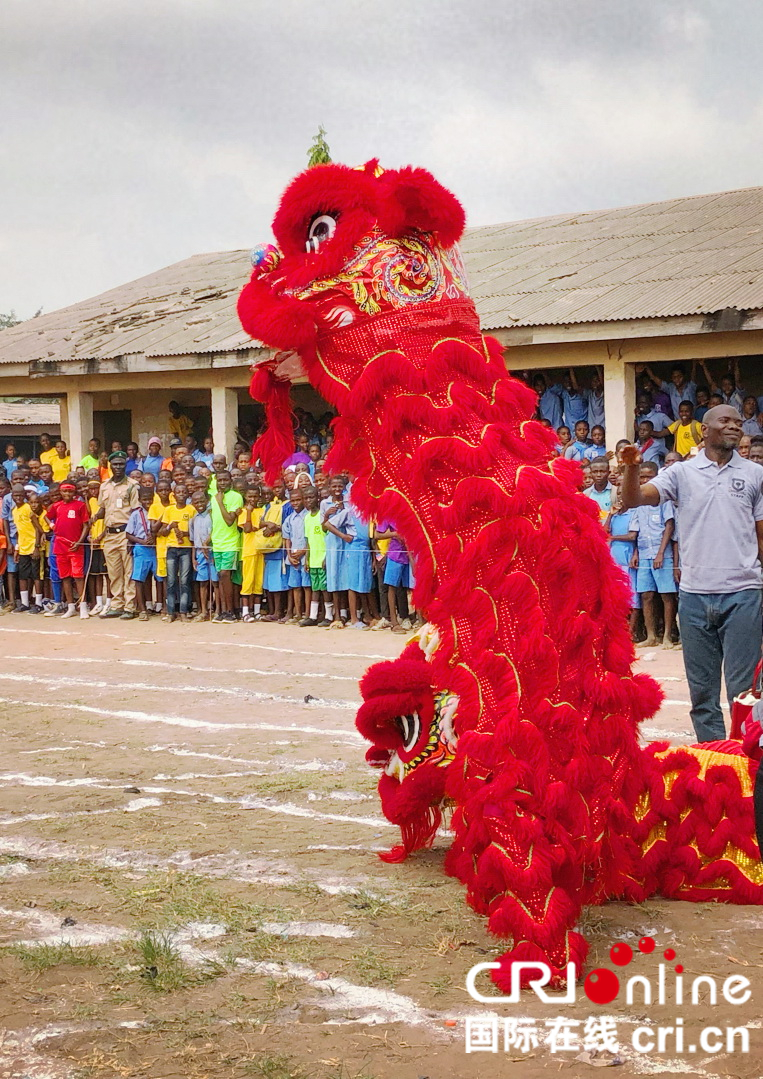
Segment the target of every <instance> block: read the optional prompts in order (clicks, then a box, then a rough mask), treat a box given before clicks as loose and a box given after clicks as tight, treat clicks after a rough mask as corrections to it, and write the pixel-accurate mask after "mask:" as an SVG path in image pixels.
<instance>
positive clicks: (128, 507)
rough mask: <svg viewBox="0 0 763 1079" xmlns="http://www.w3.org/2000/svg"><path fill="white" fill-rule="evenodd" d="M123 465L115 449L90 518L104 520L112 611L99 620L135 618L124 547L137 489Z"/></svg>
mask: <svg viewBox="0 0 763 1079" xmlns="http://www.w3.org/2000/svg"><path fill="white" fill-rule="evenodd" d="M126 463H127V454H126V453H125V452H124V450H116V451H115V452H114V453H112V454H110V455H109V466H110V468H111V472H112V477H111V479H110V480H106V482H105V483H102V484H101V490H100V492H99V495H98V507H99V508H98V512H97V513H96V514H94V516H93V517H92V518H91V524H94V523H95V521H97V520H101V519H102V520H103V524H104V529H105V531H104V536H103V554H104V557H105V559H106V572H107V573H108V575H109V584H110V585H111V610H108V611H103V612H102V613H101V614H100V615H99V616H98V617H99V618H124V619H128V618H134V617H135V582H134V581H133V580H132V579H131V578H132V558H131V557H130V550H129V547H128V544H127V522H128V520H129V519H130V514H131V513H132V511H133V510H134V509H137V508H138V490H139V488H138V484H137V483H131V482H130V481H129V480H128V478H127V476H126V475H125V465H126ZM59 572H60V570H59Z"/></svg>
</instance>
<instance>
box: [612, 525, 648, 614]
mask: <svg viewBox="0 0 763 1079" xmlns="http://www.w3.org/2000/svg"><path fill="white" fill-rule="evenodd" d="M632 518H633V510H625V511H624V512H623V513H613V514H612V516H611V517H610V518H609V530H610V532H611V533H612V535H613V536H624V535H626V533H628V532H630V531H632V529H631V520H632ZM634 547H635V543H633V541H632V540H612V542H611V543H610V545H609V549H610V551H611V552H612V557H613V558H614V560H615V562H616V564H617V565H618V566H620V568H621V569H622V570H623V572H624V573H626V574H627V576H628V580H629V581H630V585H631V607H632V608H633V609H636V610H638V609H640V607H641V596H640V595H639V594H638V590H637V588H636V581H637V577H638V570H637V569H632V568H631V564H630V563H631V558H633V549H634Z"/></svg>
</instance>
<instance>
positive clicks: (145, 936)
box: [133, 929, 235, 993]
mask: <svg viewBox="0 0 763 1079" xmlns="http://www.w3.org/2000/svg"><path fill="white" fill-rule="evenodd" d="M133 949H137V952H138V955H139V956H140V960H141V971H140V976H141V978H142V979H144V981H145V982H146V983H147V984H148V985H149V986H150V987H151V988H152V989H154V990H155V991H156V992H159V993H172V992H175V991H176V990H178V989H188V988H191V987H193V986H198V985H202V984H203V983H204V982H208V981H211V980H212V979H213V978H222V977H224V976H225V975H227V974H230V972H231V971H232V970H233V969H234V965H235V964H234V962H233V960H232V959H228V958H226V957H225V956H221V957H216V958H213V959H207V960H205V961H204V962H203V963H202V964H200V965H198V966H197V965H192V964H191V963H188V962H186V960H185V959H184V958H183V956H182V954H181V952H180V949H179V948H178V946H177V944H176V943H175V941H174V939H173V937H172V935H171V934H169V933H166V932H162V931H160V930H157V929H144V930H143V932H142V933H141V935H140V937H139V938H138V940H137V941H136V943H135V944H134V945H133Z"/></svg>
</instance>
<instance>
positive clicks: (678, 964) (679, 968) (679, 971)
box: [676, 963, 684, 974]
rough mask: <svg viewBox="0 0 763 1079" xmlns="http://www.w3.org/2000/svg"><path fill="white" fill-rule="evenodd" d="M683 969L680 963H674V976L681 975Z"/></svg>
mask: <svg viewBox="0 0 763 1079" xmlns="http://www.w3.org/2000/svg"><path fill="white" fill-rule="evenodd" d="M683 972H684V968H683V966H682V964H681V963H676V974H683Z"/></svg>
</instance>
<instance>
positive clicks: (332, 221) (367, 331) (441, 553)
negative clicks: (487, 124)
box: [239, 161, 763, 985]
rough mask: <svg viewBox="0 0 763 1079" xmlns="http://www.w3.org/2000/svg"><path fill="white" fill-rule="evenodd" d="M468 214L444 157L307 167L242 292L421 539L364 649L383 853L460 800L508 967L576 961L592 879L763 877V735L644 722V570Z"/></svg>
mask: <svg viewBox="0 0 763 1079" xmlns="http://www.w3.org/2000/svg"><path fill="white" fill-rule="evenodd" d="M463 228H464V212H463V209H462V207H461V206H460V204H459V203H458V201H457V200H456V198H455V197H454V196H453V195H452V194H451V193H450V192H448V191H447V190H445V188H443V187H442V186H441V185H440V184H439V183H438V182H437V181H436V180H435V179H434V177H432V176H431V175H430V174H429V173H427V172H425V171H424V170H422V169H412V168H406V169H400V170H388V171H384V170H381V169H380V168H379V167H378V165H377V163H376V162H375V161H372V162H369V163H368V164H367V165H366V166H365V167H364V168H362V169H351V168H348V167H346V166H341V165H333V164H332V165H321V166H318V167H316V168H313V169H310V170H308V171H307V172H305V173H303V174H301V175H300V176H298V177H297V178H296V179H295V180H293V181H292V183H291V184H290V185H289V186H288V188H287V189H286V191H285V193H284V195H283V198H282V200H281V204H280V206H279V209H278V211H277V213H276V216H275V219H274V222H273V231H274V234H275V236H276V239H277V242H278V245H279V246H278V249H275V248H262V249H260V250H259V251H258V252H256V253H255V258H254V262H255V267H254V272H253V274H252V279H251V281H250V283H249V284H248V285H247V286H246V287H245V288H244V290H243V292H242V294H241V297H240V300H239V315H240V318H241V321H242V324H243V326H244V328H245V329H246V330H247V331H248V332H249V333H250V334H251V335H252V337H254V338H256V339H258V340H260V341H262V342H264V343H265V344H267V345H268V346H270V347H272V348H275V349H279V350H290V351H295V352H297V353H298V354H299V357H300V359H301V363H302V367H303V369H304V371H305V373H306V374H307V377H308V378H309V381H310V382H311V384H312V385H313V386H314V387H315V388H316V389H317V390H318V391H319V392H320V393H321V394H322V395H323V396H324V397H325V398H326V400H327V401H329V402H330V403H331V404H332V405H333V406H334V407H335V408H336V409H337V411H338V413H339V416H338V418H337V420H336V421H335V425H334V431H335V443H334V446H333V449H332V451H331V455H330V459H329V462H328V465H329V467H330V468H333V470H334V471H347V472H348V473H349V474H350V475H351V476H352V478H353V489H352V492H353V493H352V498H353V503H354V504H355V505H356V506H357V507H358V508H359V510H360V512H361V513H362V514H363V515H364V516H366V517H367V518H369V519H371V518H376V519H382V518H384V519H388V520H392V521H394V522H395V523H396V525H397V528H398V530H399V531H400V532H401V533H402V534H403V535H404V537H405V542H406V545H407V547H408V549H409V551H410V552H411V556H412V560H413V563H414V565H415V576H416V588H415V593H414V599H415V606H416V609H417V610H419V611H421V612H423V613H424V615H425V617H426V619H427V625H426V627H425V629H424V630H423V631H422V633H421V634H420V635H419V638H418V640H416V641H414V642H412V643H411V644H409V645H408V646H407V647H406V649H405V650H404V652H403V654H402V655H401V656H400V657H399V659H397V660H394V661H391V662H388V663H380V664H377V665H376V666H374V667H372V668H370V670H369V671H368V672H367V674H366V675H365V677H364V679H363V681H362V684H361V689H362V692H363V698H364V703H363V705H362V707H361V709H360V712H359V714H358V719H357V724H358V728H359V730H360V731H361V732H362V733H363V734H364V735H365V736H366V737H367V738H368V739H369V740H370V741H371V743H372V748H371V749H370V750H369V753H368V755H367V756H368V759H369V761H370V762H371V763H373V764H375V765H377V766H379V767H380V769H381V780H380V784H379V791H380V796H381V800H382V807H383V810H384V813H385V814H386V816H387V817H388V818H389V819H390V820H391V821H393V822H395V823H397V824H399V825H400V828H401V833H402V843H401V845H400V846H399V847H397V848H395V850H394V851H391V852H390V853H389V855H387V860H389V861H394V860H399V859H401V858H403V857H405V856H406V855H407V854H409V853H410V852H412V851H413V850H415V849H417V848H420V847H422V846H425V845H426V844H428V843H430V842H431V841H432V839H433V837H434V835H435V833H436V831H437V828H438V826H439V823H440V819H441V808H442V806H443V805H444V804H449V805H452V806H453V807H454V812H453V823H452V828H453V832H454V837H455V838H454V840H453V843H452V846H451V849H450V850H449V852H448V855H447V861H446V867H447V870H448V872H450V873H451V874H453V875H454V876H456V877H458V878H459V879H460V880H461V881H463V883H464V884H465V885H466V889H467V896H468V900H469V902H470V903H471V904H472V906H473V907H474V908H475V909H476V910H477V911H479V912H481V913H483V914H484V915H486V916H487V918H488V919H489V928H490V930H491V931H492V932H494V933H495V934H496V935H498V936H500V937H504V938H507V940H508V942H509V949H508V951H507V953H506V954H505V956H504V957H503V960H502V968H501V970H500V971H499V972H498V974H497V976H496V980H497V981H498V983H499V984H502V985H505V984H508V981H509V977H508V975H509V967H510V964H511V962H512V961H515V960H524V961H531V960H537V961H540V960H542V961H544V962H546V963H548V964H549V965H550V966H551V967H552V969H553V970H554V972H556V973H558V974H562V973H564V972H565V969H566V966H567V964H568V963H569V962H573V963H574V964H575V966H576V969H577V970H578V971H579V970H580V968H581V966H582V963H583V960H584V959H585V955H586V952H587V944H586V942H585V940H584V938H583V937H582V935H581V934H580V933H578V932H577V931H576V930H575V926H576V923H577V921H578V918H579V915H580V912H581V908H582V906H583V905H584V904H596V903H601V902H603V901H604V900H606V899H613V898H621V899H626V900H636V901H640V900H643V899H645V898H646V897H647V896H649V895H652V894H655V893H660V894H662V895H664V896H668V897H674V898H687V899H716V900H730V901H736V902H753V903H759V902H761V901H763V872H761V866H760V852H759V848H758V842H757V839H756V835H755V820H754V808H753V786H754V780H755V772H756V769H757V760H756V759H753V756H754V755H755V751H754V750H752V749H751V753H752V754H753V756H749V755H747V754H746V753H744V752H743V750H742V747H741V745H740V744H739V743H723V744H719V745H712V746H705V747H702V748H696V747H693V748H679V749H672V748H670V747H669V746H667V745H665V744H659V745H651V746H648V747H646V748H644V747H642V746H641V745H640V744H639V741H638V730H639V724H640V723H641V722H642V721H643V720H644V719H646V718H647V717H649V716H651V715H653V714H654V713H655V712H656V710H657V708H658V707H659V704H660V701H661V691H660V689H659V687H658V686H657V685H656V683H655V682H653V681H652V679H651V678H649V677H648V676H646V675H644V674H634V672H633V670H632V665H633V660H634V652H633V645H632V643H631V639H630V635H629V631H628V625H627V618H626V612H627V610H628V607H629V589H628V586H627V584H626V582H625V580H624V578H623V576H622V574H621V572H620V571H619V570H618V569H617V568H616V567H615V565H614V563H613V561H612V558H611V557H610V553H609V549H608V546H607V543H606V540H605V537H604V534H603V531H602V529H601V526H600V524H599V520H598V507H597V506H596V505H595V503H594V502H593V501H592V500H590V499H588V498H586V497H584V496H583V495H582V494H581V493H580V490H579V470H578V468H577V466H576V465H574V464H573V463H571V462H569V461H565V460H562V459H559V458H557V457H555V455H554V434H553V432H551V431H548V430H547V429H545V428H544V427H543V426H542V425H541V424H539V423H537V422H536V421H534V420H532V419H531V418H530V417H531V416H532V414H533V412H534V409H535V404H536V402H535V397H534V394H533V393H532V391H531V390H530V389H528V387H527V386H525V385H524V384H523V383H521V382H518V381H517V380H515V379H513V378H512V377H511V376H510V375H509V374H508V372H507V370H506V366H505V363H504V358H503V349H502V347H501V345H500V344H499V343H498V341H496V340H494V339H491V338H486V337H483V336H482V334H481V332H480V327H479V321H478V318H477V314H476V311H475V308H474V305H473V302H472V301H471V299H470V298H469V295H468V287H467V283H466V275H465V273H464V269H463V265H462V262H461V258H460V255H459V253H458V249H457V247H456V244H457V242H458V240H459V238H460V236H461V234H462V231H463ZM252 393H253V395H254V396H255V397H257V398H258V399H260V400H263V401H264V402H265V403H266V412H267V416H268V420H269V427H268V430H267V432H266V434H265V435H264V436H263V437H262V438H261V439H260V440H259V442H258V444H257V446H256V447H255V451H256V453H257V454H258V455H259V456H261V457H262V460H263V462H264V463H265V464H266V466H268V467H269V468H270V469H271V471H272V470H274V469H275V470H277V469H278V468H279V467H280V465H281V463H282V462H283V460H284V459H285V458H286V457H287V456H288V455H289V454H290V453H291V452H292V451H293V428H292V423H291V416H290V409H289V385H288V382H287V381H285V380H284V379H282V378H280V377H279V375H278V373H277V370H276V361H273V362H271V363H269V364H266V365H264V366H262V367H260V368H257V369H255V373H254V376H253V380H252ZM750 744H751V746H752V744H753V743H752V742H751V743H750ZM726 751H728V752H726Z"/></svg>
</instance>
